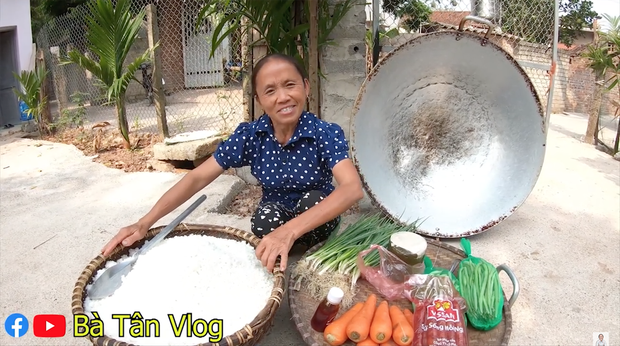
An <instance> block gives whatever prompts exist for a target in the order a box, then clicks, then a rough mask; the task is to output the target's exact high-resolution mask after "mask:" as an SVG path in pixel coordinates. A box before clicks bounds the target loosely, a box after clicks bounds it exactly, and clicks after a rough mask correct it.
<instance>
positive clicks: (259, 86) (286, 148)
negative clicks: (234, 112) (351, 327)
mask: <svg viewBox="0 0 620 346" xmlns="http://www.w3.org/2000/svg"><path fill="white" fill-rule="evenodd" d="M252 88H253V94H254V98H255V100H256V103H257V104H258V105H259V106H260V107H261V108H262V109H263V111H264V113H265V114H263V116H261V117H260V118H259V119H258V120H256V121H254V122H251V123H241V124H240V125H239V126H238V127H237V129H236V130H235V131H234V133H233V134H232V135H231V136H230V137H229V138H228V139H227V140H226V141H224V142H223V143H221V144H220V145H219V147H218V148H217V150H216V151H215V153H214V154H213V155H212V156H211V157H210V158H209V159H208V160H206V161H205V162H204V163H203V164H201V165H200V166H199V167H197V168H196V169H194V170H192V171H191V172H189V173H187V174H186V175H185V176H184V177H183V178H182V179H181V180H180V181H179V182H178V183H177V184H175V185H174V186H173V187H172V188H171V189H170V190H168V191H167V192H166V193H165V194H164V195H163V196H162V197H161V198H160V199H159V201H157V203H156V204H155V206H154V207H153V208H152V209H151V210H150V211H149V212H148V213H147V214H146V215H145V216H144V217H142V218H141V219H140V220H138V222H136V223H134V224H132V225H129V226H126V227H123V228H122V229H121V230H120V231H119V232H118V234H117V235H116V236H114V238H112V240H110V242H109V243H108V244H107V245H106V246H105V247H104V248H103V249H102V253H103V254H104V255H105V256H107V255H109V254H110V253H111V252H112V250H113V249H114V248H115V247H116V245H118V244H119V243H122V244H123V245H124V246H130V245H131V244H133V243H134V242H136V241H137V240H139V239H142V238H143V237H144V236H145V234H146V233H147V232H148V230H149V229H150V228H151V227H152V226H153V225H154V224H155V223H156V222H157V221H158V220H159V219H161V218H162V217H163V216H165V215H167V214H168V213H170V212H171V211H173V210H174V209H176V208H178V207H179V206H180V205H181V204H183V203H185V202H186V201H187V200H188V199H189V198H191V197H192V196H193V195H194V194H196V193H197V192H198V191H200V190H201V189H203V188H204V187H205V186H207V185H209V184H210V183H211V182H212V181H213V180H215V179H216V178H217V177H218V176H219V175H220V174H222V173H223V172H224V171H225V170H227V169H228V168H231V167H242V166H250V167H251V171H252V174H253V175H254V176H255V177H256V178H257V180H258V181H259V182H260V184H261V185H262V188H263V198H262V200H261V203H260V205H259V207H258V208H257V210H256V212H255V213H254V215H253V216H252V221H251V229H252V232H253V233H254V234H255V235H256V236H257V237H259V238H261V239H262V240H261V242H260V244H259V246H258V247H257V249H256V256H257V257H258V258H259V259H260V261H261V262H262V263H263V265H264V266H266V267H267V270H269V271H272V270H273V267H274V265H275V261H276V258H277V257H278V256H280V264H281V265H280V266H281V269H282V270H284V269H285V268H286V265H287V260H288V253H289V251H290V249H291V248H292V246H293V244H295V243H299V244H303V245H306V246H313V245H315V244H317V243H318V242H321V241H323V240H325V239H326V238H327V237H328V236H329V235H330V234H331V232H332V231H333V230H334V228H335V227H336V225H337V224H338V222H339V219H340V214H342V213H343V212H344V211H346V210H347V209H349V208H350V207H351V206H352V205H353V204H355V203H356V202H357V201H359V200H360V199H361V198H362V197H363V191H362V185H361V181H360V177H359V175H358V173H357V170H356V169H355V166H354V165H353V163H352V162H351V160H350V159H349V156H348V150H349V147H348V144H347V140H346V138H345V136H344V132H343V130H342V128H341V127H340V126H338V125H337V124H332V123H327V122H325V121H322V120H319V119H317V118H316V116H315V115H314V114H311V113H309V112H306V111H304V106H305V104H306V100H307V98H308V94H309V92H310V85H309V82H308V79H307V77H306V74H305V72H304V70H303V68H302V67H301V66H300V65H299V64H298V62H297V61H296V60H295V59H294V58H292V57H289V56H286V55H281V54H271V55H268V56H266V57H264V58H263V59H261V60H260V61H259V62H258V63H257V64H256V66H255V67H254V70H253V73H252ZM332 178H335V179H336V181H337V183H338V187H336V188H334V186H333V185H332Z"/></svg>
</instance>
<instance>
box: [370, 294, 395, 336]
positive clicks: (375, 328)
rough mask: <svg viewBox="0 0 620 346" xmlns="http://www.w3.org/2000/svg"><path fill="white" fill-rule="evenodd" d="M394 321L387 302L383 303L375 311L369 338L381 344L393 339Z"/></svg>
mask: <svg viewBox="0 0 620 346" xmlns="http://www.w3.org/2000/svg"><path fill="white" fill-rule="evenodd" d="M392 329H394V328H393V327H392V320H391V319H390V309H389V305H388V302H387V301H386V300H384V301H382V302H381V303H380V304H379V306H378V307H377V311H375V316H374V317H373V319H372V323H371V324H370V335H369V338H370V339H372V341H374V342H376V343H378V344H380V343H382V342H384V341H385V340H389V339H390V338H391V337H392Z"/></svg>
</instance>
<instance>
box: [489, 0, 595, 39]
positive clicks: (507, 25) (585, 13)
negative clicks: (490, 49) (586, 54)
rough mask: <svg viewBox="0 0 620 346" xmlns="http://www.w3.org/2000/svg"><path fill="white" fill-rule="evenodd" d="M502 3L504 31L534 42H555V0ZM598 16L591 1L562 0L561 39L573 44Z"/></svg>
mask: <svg viewBox="0 0 620 346" xmlns="http://www.w3.org/2000/svg"><path fill="white" fill-rule="evenodd" d="M500 4H501V7H502V21H501V27H502V30H503V31H504V32H506V33H510V34H512V35H516V36H519V37H522V38H523V39H524V40H526V41H529V42H533V43H539V44H549V43H551V42H552V40H553V26H554V21H555V17H554V12H555V5H554V2H553V1H552V0H500ZM597 16H598V13H596V12H595V11H594V10H593V9H592V1H590V0H561V1H560V36H559V38H558V40H559V42H561V43H564V44H565V45H567V46H571V45H572V44H573V42H574V40H575V39H576V38H577V37H578V35H579V34H580V32H581V30H582V29H584V28H592V24H593V22H594V19H595V18H596V17H597Z"/></svg>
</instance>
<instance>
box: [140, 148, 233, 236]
mask: <svg viewBox="0 0 620 346" xmlns="http://www.w3.org/2000/svg"><path fill="white" fill-rule="evenodd" d="M223 172H224V169H223V168H222V167H221V166H220V165H219V164H218V163H217V161H215V158H214V157H213V156H211V157H210V158H209V159H207V160H206V161H205V162H203V163H202V164H201V165H200V166H198V167H196V168H195V169H193V170H191V171H190V172H189V173H187V174H186V175H185V176H184V177H183V178H182V179H181V180H179V182H178V183H176V184H175V185H174V186H173V187H171V188H170V190H168V191H167V192H166V193H165V194H164V195H163V196H161V198H160V199H159V200H158V201H157V203H155V206H153V208H152V209H151V210H150V211H149V212H148V213H147V214H146V215H145V216H144V217H142V218H141V219H140V220H139V221H138V223H141V224H143V225H144V226H146V227H147V228H151V227H152V226H153V225H154V224H155V223H156V222H157V221H158V220H159V219H161V218H162V217H164V216H166V215H168V213H170V212H172V211H173V210H175V209H176V208H178V207H179V206H180V205H181V204H183V203H185V202H186V201H187V200H188V199H190V197H192V196H193V195H195V194H196V193H197V192H198V191H200V190H202V189H203V188H205V187H206V186H207V185H209V184H211V183H212V182H213V181H214V180H215V179H216V178H217V177H218V176H219V175H220V174H222V173H223Z"/></svg>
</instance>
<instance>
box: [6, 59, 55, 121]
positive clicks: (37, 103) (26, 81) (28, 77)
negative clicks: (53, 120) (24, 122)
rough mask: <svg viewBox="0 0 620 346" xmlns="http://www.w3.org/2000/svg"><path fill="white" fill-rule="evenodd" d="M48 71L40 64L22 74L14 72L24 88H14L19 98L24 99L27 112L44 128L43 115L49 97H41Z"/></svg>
mask: <svg viewBox="0 0 620 346" xmlns="http://www.w3.org/2000/svg"><path fill="white" fill-rule="evenodd" d="M47 74H48V71H47V70H46V69H44V68H43V67H41V66H39V67H37V68H36V69H34V70H33V71H22V72H21V74H19V75H18V74H16V73H15V72H13V76H15V78H16V79H17V80H18V81H19V83H20V84H21V87H22V89H23V90H19V89H17V88H15V89H13V91H14V92H15V95H16V96H17V98H18V99H19V100H21V101H24V103H25V104H26V106H28V110H27V111H26V113H27V114H28V115H29V116H32V117H33V118H34V119H35V121H36V122H37V123H38V124H39V128H40V129H41V128H42V125H43V124H42V119H41V115H42V114H43V109H44V107H45V105H46V103H47V98H46V97H44V98H41V86H42V85H43V83H44V81H45V78H46V77H47Z"/></svg>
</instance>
